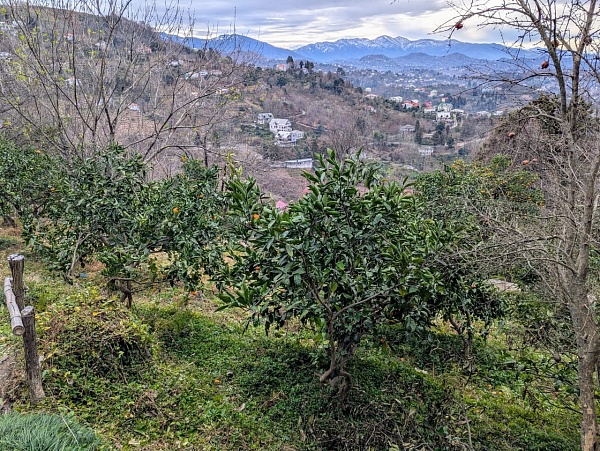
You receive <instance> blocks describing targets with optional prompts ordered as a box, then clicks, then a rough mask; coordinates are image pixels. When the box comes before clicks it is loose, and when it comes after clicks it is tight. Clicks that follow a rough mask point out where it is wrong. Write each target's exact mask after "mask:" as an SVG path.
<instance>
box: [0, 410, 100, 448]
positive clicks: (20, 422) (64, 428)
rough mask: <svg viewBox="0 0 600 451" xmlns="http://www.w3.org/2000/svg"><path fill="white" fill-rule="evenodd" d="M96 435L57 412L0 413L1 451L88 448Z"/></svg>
mask: <svg viewBox="0 0 600 451" xmlns="http://www.w3.org/2000/svg"><path fill="white" fill-rule="evenodd" d="M100 445H101V440H100V438H99V437H98V436H97V435H96V434H95V433H94V431H92V430H91V429H88V428H87V427H84V426H82V425H80V424H78V423H77V422H76V421H74V420H73V419H70V418H65V417H64V416H60V415H48V414H29V415H20V414H18V413H10V414H5V415H0V450H1V451H40V450H46V451H91V450H96V449H98V448H99V447H100Z"/></svg>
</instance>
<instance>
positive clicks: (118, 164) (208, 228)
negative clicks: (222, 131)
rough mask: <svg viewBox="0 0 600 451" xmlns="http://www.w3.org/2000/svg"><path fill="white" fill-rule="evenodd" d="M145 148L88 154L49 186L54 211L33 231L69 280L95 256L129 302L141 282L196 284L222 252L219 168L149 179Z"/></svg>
mask: <svg viewBox="0 0 600 451" xmlns="http://www.w3.org/2000/svg"><path fill="white" fill-rule="evenodd" d="M145 171H146V166H145V164H144V162H143V160H142V157H141V156H140V155H138V154H135V155H133V156H130V155H128V154H127V153H126V152H125V151H124V149H122V148H120V147H111V148H109V149H107V150H106V151H104V152H102V153H99V154H97V155H94V156H92V157H90V158H86V159H82V160H81V161H80V162H79V164H78V165H76V167H75V169H74V170H73V171H72V172H70V173H69V176H68V177H66V176H65V177H63V178H62V179H61V180H60V183H58V184H57V185H56V186H52V187H49V188H48V190H49V192H50V193H51V201H50V203H49V207H48V209H47V213H46V214H45V215H44V216H43V217H40V218H38V219H37V220H36V221H35V222H34V224H33V226H32V228H31V231H30V232H28V233H27V234H26V238H27V239H28V240H29V244H30V245H31V246H33V247H34V248H35V249H36V250H37V251H39V252H41V253H42V254H43V255H44V256H45V257H46V259H47V260H48V261H49V262H50V263H51V264H52V266H53V268H54V269H56V270H58V271H60V272H62V273H63V274H64V275H65V276H66V277H67V278H68V279H69V280H71V279H72V278H73V277H75V276H77V275H78V274H80V271H81V269H82V268H84V267H85V265H86V264H87V263H88V262H90V261H92V260H96V261H99V262H100V263H102V264H103V266H104V267H103V274H104V275H105V276H106V277H107V279H108V282H109V284H110V285H111V286H112V287H114V288H116V289H118V290H119V291H121V293H122V295H123V300H127V303H128V305H131V302H132V293H133V292H134V285H135V284H141V285H147V284H154V283H162V282H170V283H171V284H173V283H175V282H176V281H182V282H183V283H184V284H185V286H186V288H188V289H190V290H194V289H196V287H197V286H198V285H199V284H200V283H201V279H202V276H203V274H204V271H205V270H206V269H207V268H209V267H210V266H211V265H212V264H216V262H217V261H218V260H217V257H220V256H221V252H219V251H218V250H217V249H216V248H217V247H218V246H219V243H220V241H219V240H217V239H216V238H217V236H218V235H219V234H221V233H222V231H221V227H220V222H221V218H222V217H223V214H222V212H223V208H224V206H225V203H224V202H222V196H221V194H220V192H219V191H218V171H217V169H216V168H205V167H203V165H202V164H201V163H200V162H198V161H186V162H185V163H184V165H183V173H182V174H180V175H176V176H174V177H171V178H168V179H164V180H162V181H147V180H146V175H145Z"/></svg>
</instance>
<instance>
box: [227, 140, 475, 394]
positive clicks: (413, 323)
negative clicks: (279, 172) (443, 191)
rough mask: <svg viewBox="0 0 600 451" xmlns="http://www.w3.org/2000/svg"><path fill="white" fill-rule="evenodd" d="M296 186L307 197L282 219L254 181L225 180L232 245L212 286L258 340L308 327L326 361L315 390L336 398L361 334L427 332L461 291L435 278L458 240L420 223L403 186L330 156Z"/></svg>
mask: <svg viewBox="0 0 600 451" xmlns="http://www.w3.org/2000/svg"><path fill="white" fill-rule="evenodd" d="M304 177H305V178H306V180H307V182H308V183H309V192H308V194H306V195H305V196H304V197H302V198H301V199H300V200H298V201H297V202H295V203H292V204H290V206H289V207H288V209H287V210H286V211H279V210H277V209H276V208H274V207H273V206H272V205H271V203H269V202H266V201H265V199H263V198H262V196H261V193H260V190H259V189H258V187H257V185H256V182H255V181H254V180H246V181H243V180H241V179H240V178H239V177H237V178H235V177H234V179H233V180H231V182H230V183H229V196H230V202H231V209H232V212H233V214H236V215H237V217H238V219H239V220H240V222H239V230H238V235H239V236H240V240H239V241H237V242H235V243H233V244H234V245H235V246H234V247H233V249H232V251H231V252H230V254H229V255H230V257H231V259H232V260H233V263H232V265H231V267H229V268H228V270H227V271H226V272H225V274H222V275H221V278H220V280H219V284H220V287H221V288H222V292H221V298H222V299H223V301H224V303H225V306H227V307H241V308H244V309H246V310H248V311H249V313H250V315H251V320H252V321H253V323H254V324H255V325H259V324H261V323H264V325H265V328H266V329H267V330H268V329H269V328H270V327H280V326H282V325H284V324H285V322H286V321H287V320H288V319H290V318H298V319H299V320H300V321H301V322H303V323H308V324H311V325H313V326H315V327H316V329H317V330H318V331H319V332H320V333H321V334H323V336H324V338H325V347H326V349H327V352H328V356H329V364H328V367H327V368H326V370H325V371H324V372H323V373H322V374H321V376H320V381H321V382H322V383H326V382H327V383H330V384H331V385H332V387H334V388H336V389H337V390H339V394H340V396H341V397H342V398H343V397H344V396H345V395H346V394H347V392H348V390H349V389H350V388H351V386H352V377H351V375H350V373H349V371H348V369H347V363H348V361H349V360H350V359H351V358H352V356H353V355H354V353H355V352H356V350H357V348H358V346H359V344H360V342H361V340H362V338H363V336H364V335H365V334H369V333H370V332H372V331H373V329H374V328H375V327H376V326H377V325H378V324H381V323H382V322H388V321H393V322H402V323H403V324H404V326H405V328H406V329H407V330H408V331H412V332H414V331H416V330H418V329H420V328H422V327H426V326H427V325H429V324H430V322H431V320H432V319H433V318H434V317H435V316H436V314H437V311H436V310H435V308H436V305H437V304H439V303H440V302H441V300H442V299H446V298H447V295H448V293H449V292H450V291H452V290H463V288H464V287H463V286H459V285H458V284H456V285H451V284H454V283H455V281H452V280H451V279H450V278H445V277H444V274H443V271H444V263H443V261H444V258H445V256H446V255H447V253H448V252H449V251H450V250H451V249H452V248H453V247H454V246H456V245H458V244H459V243H460V240H461V236H462V235H461V233H460V231H459V230H455V229H451V228H449V227H444V226H443V225H442V223H441V222H439V221H435V220H432V219H425V218H423V216H422V214H421V211H420V208H419V205H418V203H417V202H416V199H415V198H414V197H412V196H410V195H408V194H407V193H406V190H405V186H404V185H402V184H399V183H394V182H392V183H388V182H383V181H382V180H381V177H380V173H379V172H378V171H377V168H375V167H374V166H373V165H370V164H367V163H365V162H364V161H363V160H361V159H360V157H355V158H351V159H347V160H345V161H343V162H339V161H337V160H336V158H335V155H334V153H333V152H332V151H329V153H328V156H327V158H321V159H320V160H319V165H318V167H317V168H316V170H315V174H314V175H313V174H309V173H305V174H304Z"/></svg>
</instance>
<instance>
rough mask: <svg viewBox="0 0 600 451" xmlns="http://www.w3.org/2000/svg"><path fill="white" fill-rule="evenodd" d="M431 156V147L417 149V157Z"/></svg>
mask: <svg viewBox="0 0 600 451" xmlns="http://www.w3.org/2000/svg"><path fill="white" fill-rule="evenodd" d="M431 154H433V147H422V148H421V149H419V155H421V156H429V155H431Z"/></svg>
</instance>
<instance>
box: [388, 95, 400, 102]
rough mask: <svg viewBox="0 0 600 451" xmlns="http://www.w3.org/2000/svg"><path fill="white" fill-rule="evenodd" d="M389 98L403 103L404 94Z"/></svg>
mask: <svg viewBox="0 0 600 451" xmlns="http://www.w3.org/2000/svg"><path fill="white" fill-rule="evenodd" d="M389 100H390V101H391V102H396V103H402V96H393V97H390V98H389Z"/></svg>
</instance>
